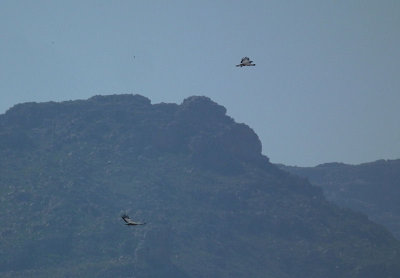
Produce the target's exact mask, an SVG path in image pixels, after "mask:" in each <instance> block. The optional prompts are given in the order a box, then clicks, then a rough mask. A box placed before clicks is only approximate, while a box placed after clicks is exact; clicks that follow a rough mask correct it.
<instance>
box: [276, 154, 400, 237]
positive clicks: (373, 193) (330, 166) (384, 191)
mask: <svg viewBox="0 0 400 278" xmlns="http://www.w3.org/2000/svg"><path fill="white" fill-rule="evenodd" d="M282 168H283V169H285V170H287V171H289V172H291V173H294V174H296V175H298V176H301V177H306V178H308V179H309V180H310V181H311V183H312V184H314V185H316V186H320V187H321V188H322V189H323V191H324V194H325V196H326V197H327V198H328V199H329V200H331V201H333V202H335V203H336V204H338V205H340V206H342V207H347V208H351V209H353V210H356V211H360V212H363V213H365V214H367V215H368V217H370V219H372V220H373V221H375V222H377V223H380V224H382V225H385V226H386V227H387V228H388V229H389V230H390V231H391V232H392V233H393V234H394V235H395V236H396V237H397V238H398V239H400V159H397V160H378V161H375V162H370V163H364V164H360V165H347V164H344V163H326V164H322V165H318V166H317V167H290V166H282Z"/></svg>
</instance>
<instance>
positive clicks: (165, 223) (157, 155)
mask: <svg viewBox="0 0 400 278" xmlns="http://www.w3.org/2000/svg"><path fill="white" fill-rule="evenodd" d="M0 166H1V167H0V198H1V205H0V206H1V207H0V220H1V222H2V223H6V224H5V225H2V226H1V227H0V236H1V246H0V259H1V260H0V274H1V276H2V277H26V276H29V277H132V276H133V277H271V278H274V277H280V278H282V277H284V278H285V277H287V278H291V277H296V278H298V277H332V278H333V277H335V278H336V277H363V278H365V277H398V276H399V275H400V267H399V265H400V257H399V254H400V245H399V242H398V241H396V240H395V239H394V238H393V237H392V236H391V235H390V233H389V232H387V231H386V230H385V229H383V228H382V227H380V226H378V225H375V224H374V223H372V222H370V221H369V220H368V219H367V218H366V217H365V216H364V215H361V214H357V213H354V212H352V211H350V210H346V209H341V208H338V207H336V206H334V205H332V204H330V203H328V202H327V201H326V200H325V199H324V197H323V195H322V192H321V190H320V189H318V188H317V187H314V186H311V185H310V184H309V183H308V182H307V181H305V180H303V179H299V178H297V177H294V176H291V175H290V174H288V173H286V172H284V171H282V170H280V169H278V167H276V166H275V165H272V164H271V163H270V162H269V161H268V158H266V157H265V156H263V155H262V154H261V143H260V140H259V139H258V137H257V135H256V134H255V133H254V132H253V131H252V130H251V129H250V128H249V127H248V126H246V125H244V124H238V123H235V122H234V121H233V119H232V118H230V117H228V116H226V109H225V108H224V107H222V106H220V105H218V104H216V103H214V102H212V101H211V100H210V99H208V98H206V97H190V98H188V99H186V100H184V102H183V103H182V104H180V105H177V104H155V105H152V104H151V103H150V100H148V99H147V98H145V97H142V96H138V95H135V96H132V95H113V96H96V97H93V98H90V99H88V100H82V101H69V102H62V103H52V102H51V103H40V104H37V103H26V104H21V105H17V106H15V107H13V108H12V109H10V110H9V111H7V113H5V114H4V115H1V116H0ZM123 211H127V212H128V213H129V214H130V216H131V217H132V218H133V219H137V220H140V221H141V220H145V221H146V222H147V223H148V224H147V225H145V226H141V227H128V226H125V225H123V222H122V220H121V219H120V218H119V214H120V213H121V212H123Z"/></svg>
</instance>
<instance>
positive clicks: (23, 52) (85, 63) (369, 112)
mask: <svg viewBox="0 0 400 278" xmlns="http://www.w3.org/2000/svg"><path fill="white" fill-rule="evenodd" d="M243 56H249V57H250V58H252V59H253V60H254V62H255V63H256V64H257V66H256V67H249V68H236V67H235V64H237V63H238V62H240V59H241V57H243ZM134 57H135V58H134ZM399 73H400V1H398V0H393V1H385V0H383V1H377V0H376V1H370V0H360V1H352V0H346V1H340V0H338V1H328V0H326V1H321V0H315V1H300V0H299V1H284V0H277V1H267V0H259V1H251V0H246V1H233V0H231V1H217V0H212V1H203V0H201V1H189V0H186V1H173V0H169V1H161V0H160V1H147V0H145V1H143V0H141V1H133V0H131V1H122V0H120V1H117V0H114V1H110V0H106V1H99V0H96V1H81V0H80V1H71V0H69V1H50V0H49V1H40V0H35V1H18V0H12V1H8V0H1V2H0V113H4V112H5V111H6V110H7V109H8V108H10V107H11V106H13V105H14V104H17V103H20V102H27V101H37V102H42V101H62V100H71V99H86V98H89V97H91V96H93V95H96V94H114V93H137V94H141V95H144V96H146V97H148V98H150V99H151V100H152V102H153V103H158V102H177V103H181V102H182V100H183V99H184V98H186V97H188V96H191V95H206V96H209V97H210V98H212V99H213V100H214V101H216V102H218V103H219V104H221V105H224V106H225V107H226V108H227V109H228V114H229V115H230V116H232V117H233V118H234V119H235V120H236V121H237V122H244V123H246V124H248V125H249V126H251V127H252V128H253V129H254V130H255V131H256V133H257V134H258V135H259V137H260V139H261V141H262V143H263V153H264V154H266V155H267V156H268V157H270V159H271V161H272V162H276V163H278V162H279V163H285V164H289V165H301V166H313V165H316V164H319V163H323V162H331V161H341V162H345V163H361V162H367V161H373V160H376V159H381V158H383V159H393V158H400V76H399Z"/></svg>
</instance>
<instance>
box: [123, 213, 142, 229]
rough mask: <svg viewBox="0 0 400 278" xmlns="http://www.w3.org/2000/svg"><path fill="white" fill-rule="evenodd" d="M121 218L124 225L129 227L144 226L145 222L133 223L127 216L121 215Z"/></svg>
mask: <svg viewBox="0 0 400 278" xmlns="http://www.w3.org/2000/svg"><path fill="white" fill-rule="evenodd" d="M121 218H122V219H123V220H124V221H125V225H129V226H136V225H144V224H146V223H145V222H143V223H141V222H135V221H133V220H132V219H130V218H129V216H128V215H127V214H123V215H121Z"/></svg>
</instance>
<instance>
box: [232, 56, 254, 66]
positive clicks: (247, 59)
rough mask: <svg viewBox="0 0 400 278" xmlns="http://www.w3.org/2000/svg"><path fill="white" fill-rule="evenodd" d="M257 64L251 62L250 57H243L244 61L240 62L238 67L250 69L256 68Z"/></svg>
mask: <svg viewBox="0 0 400 278" xmlns="http://www.w3.org/2000/svg"><path fill="white" fill-rule="evenodd" d="M255 65H256V64H253V61H250V58H249V57H243V58H242V60H241V61H240V64H239V65H236V66H237V67H249V66H255Z"/></svg>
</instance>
